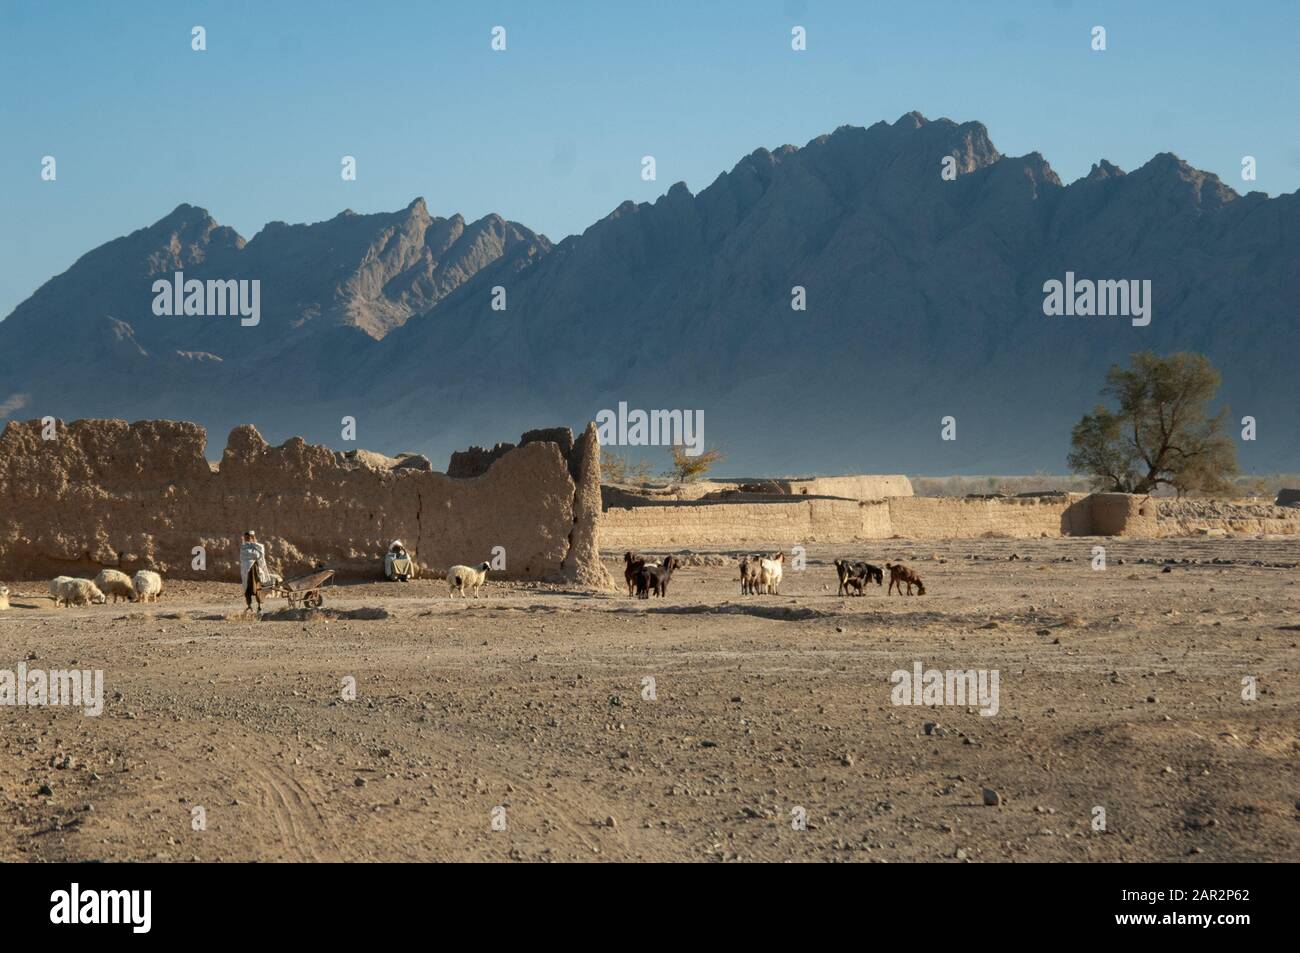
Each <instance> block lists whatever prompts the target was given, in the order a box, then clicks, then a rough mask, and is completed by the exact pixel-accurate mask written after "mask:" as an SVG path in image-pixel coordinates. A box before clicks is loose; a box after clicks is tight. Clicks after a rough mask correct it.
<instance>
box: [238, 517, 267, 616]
mask: <svg viewBox="0 0 1300 953" xmlns="http://www.w3.org/2000/svg"><path fill="white" fill-rule="evenodd" d="M254 572H256V573H257V584H258V586H264V585H266V584H267V583H268V582H270V581H271V573H270V570H268V569H267V568H266V547H265V546H263V545H262V544H261V543H259V542H258V541H257V534H256V533H254V532H253V531H252V530H251V529H250V530H248V532H246V533H244V543H243V545H242V546H240V547H239V579H240V581H241V582H242V583H243V584H244V604H245V606H246V607H247V608H248V609H252V608H253V597H254V596H256V597H257V611H258V612H261V611H262V597H261V596H260V595H259V594H258V592H257V589H256V588H255V587H254V586H253V573H254Z"/></svg>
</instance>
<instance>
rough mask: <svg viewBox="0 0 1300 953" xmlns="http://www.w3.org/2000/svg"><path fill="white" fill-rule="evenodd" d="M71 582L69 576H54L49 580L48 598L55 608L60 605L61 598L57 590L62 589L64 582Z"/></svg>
mask: <svg viewBox="0 0 1300 953" xmlns="http://www.w3.org/2000/svg"><path fill="white" fill-rule="evenodd" d="M71 581H72V577H71V576H55V577H54V578H53V579H51V580H50V598H51V599H53V600H54V604H55V605H56V606H57V605H59V604H60V600H61V599H62V598H63V597H62V596H60V595H59V590H60V589H61V588H62V587H63V584H64V583H65V582H71Z"/></svg>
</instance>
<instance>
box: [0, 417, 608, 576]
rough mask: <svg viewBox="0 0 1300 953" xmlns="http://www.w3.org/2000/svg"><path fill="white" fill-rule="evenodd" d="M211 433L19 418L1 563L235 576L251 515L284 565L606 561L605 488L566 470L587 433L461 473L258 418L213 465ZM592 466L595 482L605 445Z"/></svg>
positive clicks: (541, 567)
mask: <svg viewBox="0 0 1300 953" xmlns="http://www.w3.org/2000/svg"><path fill="white" fill-rule="evenodd" d="M565 432H566V433H567V431H565ZM570 440H571V437H570ZM205 443H206V434H205V432H204V430H203V428H201V427H199V426H197V425H195V424H190V423H179V422H174V421H141V422H138V423H134V424H127V423H126V422H125V421H120V420H79V421H74V422H72V423H70V424H67V425H66V426H65V425H64V424H63V423H62V422H59V423H58V424H57V428H56V434H55V438H54V439H52V440H43V439H42V435H41V426H40V422H39V421H29V422H26V423H21V422H12V423H10V424H9V425H8V426H7V427H6V428H5V430H4V432H3V434H0V578H11V579H18V578H40V577H46V576H53V575H58V574H60V573H67V574H70V575H72V574H75V575H87V574H93V573H95V572H98V570H99V569H101V568H103V567H106V566H107V567H114V568H121V569H123V570H124V571H127V572H134V571H135V570H137V569H146V568H147V569H154V570H157V571H159V572H161V573H163V574H164V575H168V576H173V577H183V578H191V579H231V580H234V579H237V578H238V544H239V537H240V534H241V533H242V532H243V531H244V530H246V529H253V530H256V532H257V534H258V537H259V539H260V540H261V541H262V542H264V543H265V544H266V546H267V555H268V558H269V561H270V562H271V563H272V567H273V568H276V569H278V570H279V571H281V572H283V573H284V574H285V576H286V577H289V576H292V575H295V574H298V573H301V572H306V571H309V570H310V568H311V567H312V565H313V564H314V563H315V562H317V561H319V562H323V563H325V565H327V566H328V567H329V568H331V569H334V570H336V571H337V572H338V573H339V575H340V576H341V577H342V578H349V577H352V578H367V577H369V578H373V577H375V576H377V575H379V573H380V570H381V561H382V557H383V554H384V552H385V551H386V550H387V548H388V544H389V542H390V541H391V540H393V539H401V540H402V541H403V542H404V543H405V544H406V546H407V548H408V550H409V551H410V552H411V553H412V555H413V556H414V558H415V560H416V563H417V565H418V566H419V569H420V571H421V573H422V574H428V573H430V572H436V571H440V570H445V569H446V567H447V566H449V565H451V564H453V563H471V564H472V563H477V562H480V561H483V560H489V561H490V560H492V558H493V549H494V547H498V546H499V547H502V548H503V549H504V551H505V563H506V565H505V570H504V571H503V572H501V573H498V574H496V575H498V577H503V578H518V579H550V580H554V581H569V582H574V583H581V584H589V583H588V581H589V580H593V579H595V580H598V579H600V578H601V576H602V574H603V572H604V570H603V567H601V566H600V563H599V560H598V559H596V558H595V557H594V555H592V553H593V552H594V550H593V545H594V540H595V538H596V537H595V533H596V524H597V523H598V521H599V518H600V515H599V501H598V499H597V502H596V504H595V506H594V507H593V506H592V505H591V496H590V493H581V492H579V486H578V484H577V483H575V481H574V479H573V477H572V475H571V471H577V472H583V471H582V468H583V466H584V465H586V466H588V467H589V468H590V466H591V465H592V464H591V463H590V461H589V458H590V457H591V456H592V451H591V448H590V447H589V446H588V447H585V448H584V449H582V450H579V449H578V448H574V449H573V450H571V451H570V452H569V453H568V454H567V455H566V453H564V452H561V447H560V446H559V445H558V444H557V443H554V442H549V441H540V440H538V441H532V442H529V443H527V444H525V445H523V446H520V447H518V448H515V449H512V450H509V451H508V452H505V453H503V454H501V455H500V456H498V457H497V458H496V459H495V460H494V461H492V463H491V465H490V466H489V467H488V468H487V469H486V470H485V471H484V472H483V473H482V474H481V475H479V476H476V477H473V478H468V479H456V478H453V477H449V476H447V475H446V474H442V473H435V472H432V471H429V470H422V469H417V468H412V467H393V468H389V467H386V466H383V465H376V464H373V463H370V462H367V458H358V457H357V456H354V457H353V458H352V459H347V458H346V457H345V456H344V455H342V454H336V453H334V452H333V451H331V450H329V449H328V448H326V447H321V446H313V445H309V444H307V443H305V442H304V441H303V440H301V439H300V438H294V439H291V440H288V441H286V442H285V443H284V444H282V445H281V446H278V447H271V446H269V445H268V444H267V443H266V441H265V440H263V439H262V437H261V436H260V435H259V434H258V432H257V431H256V430H255V429H254V428H253V427H251V426H245V427H238V428H236V429H235V430H233V431H232V432H231V434H230V437H229V440H228V443H227V446H226V449H225V453H224V454H223V456H222V460H221V463H220V465H219V466H218V467H217V468H216V469H215V470H214V469H213V468H212V467H211V466H209V464H208V463H207V461H206V460H205V458H204V447H205ZM594 467H595V470H594V473H595V479H596V481H597V482H598V481H599V460H598V458H597V459H596V460H595V463H594ZM588 472H591V471H590V469H589V470H588ZM575 527H581V528H582V531H581V532H579V531H577V530H576V529H575ZM575 543H576V544H577V547H578V548H577V549H576V550H575V551H574V552H572V553H571V548H572V547H574V545H575ZM196 547H202V549H203V552H204V555H205V559H206V568H198V566H197V565H196V556H195V554H194V550H195V548H196Z"/></svg>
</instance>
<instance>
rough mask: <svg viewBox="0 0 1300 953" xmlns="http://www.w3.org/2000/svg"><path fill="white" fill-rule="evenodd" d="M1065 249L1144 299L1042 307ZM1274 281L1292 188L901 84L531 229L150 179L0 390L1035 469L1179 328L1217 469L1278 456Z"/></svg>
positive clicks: (37, 318)
mask: <svg viewBox="0 0 1300 953" xmlns="http://www.w3.org/2000/svg"><path fill="white" fill-rule="evenodd" d="M947 156H951V157H952V159H953V162H952V163H949V167H950V169H951V171H953V172H955V177H950V178H945V177H944V176H943V175H942V174H941V172H942V170H943V168H944V157H947ZM177 271H180V272H183V274H184V277H185V278H186V279H198V280H200V281H206V280H208V279H220V280H258V281H259V282H260V289H261V292H260V294H261V298H260V320H259V321H258V323H257V324H256V325H255V326H245V325H243V324H241V322H240V321H239V319H238V318H237V317H230V316H224V317H217V316H208V317H201V316H195V315H178V316H176V315H174V316H160V315H157V314H155V313H154V309H153V308H152V303H153V302H154V299H155V293H154V291H153V290H152V285H153V282H154V281H155V280H158V279H160V278H162V279H167V280H170V279H171V278H172V276H173V274H174V273H175V272H177ZM1067 273H1069V274H1072V275H1075V276H1079V277H1080V278H1081V279H1088V280H1094V281H1100V280H1125V281H1129V280H1138V281H1144V280H1149V281H1150V282H1151V286H1150V287H1151V290H1152V299H1151V322H1150V324H1149V325H1146V326H1135V325H1134V323H1133V322H1132V321H1131V320H1130V319H1129V318H1128V317H1127V316H1109V317H1098V316H1094V317H1087V316H1053V317H1049V316H1046V315H1045V314H1044V309H1043V302H1044V287H1043V286H1044V283H1045V282H1046V281H1049V280H1052V279H1057V280H1064V279H1065V278H1066V275H1067ZM796 286H798V287H800V288H802V289H804V296H805V298H806V310H795V309H793V308H792V307H791V302H792V289H794V288H795V287H796ZM494 289H504V304H505V307H504V310H498V309H496V308H494V306H493V305H494V303H495V304H497V306H498V307H499V306H500V304H501V298H502V295H501V294H500V293H499V292H494ZM1298 303H1300V193H1293V194H1289V195H1282V196H1278V197H1276V198H1269V197H1267V196H1266V195H1264V194H1263V193H1258V192H1251V193H1249V194H1245V195H1241V194H1238V193H1237V192H1236V191H1234V190H1233V189H1231V188H1229V187H1228V186H1227V185H1225V184H1224V183H1223V182H1221V181H1220V180H1219V179H1218V178H1216V177H1215V176H1214V175H1211V174H1208V173H1205V172H1201V171H1198V170H1196V169H1193V168H1191V167H1190V166H1189V165H1187V164H1186V163H1185V162H1183V161H1181V160H1180V159H1178V158H1177V157H1176V156H1174V155H1172V154H1168V153H1165V154H1160V155H1157V156H1155V157H1154V158H1152V159H1151V160H1150V161H1149V162H1147V163H1146V164H1145V165H1143V166H1142V167H1141V168H1139V169H1136V170H1134V171H1132V172H1129V173H1125V172H1123V171H1122V170H1120V169H1119V168H1117V167H1116V166H1114V165H1112V164H1111V163H1109V162H1107V161H1105V160H1101V161H1099V162H1098V163H1097V164H1096V165H1094V166H1093V168H1092V171H1091V172H1090V173H1089V174H1088V175H1087V176H1086V177H1084V178H1082V179H1080V180H1078V181H1075V182H1072V183H1069V184H1064V183H1062V182H1061V180H1060V179H1059V178H1058V176H1057V175H1056V173H1055V172H1053V171H1052V169H1051V167H1050V166H1049V165H1048V163H1047V161H1046V160H1045V159H1044V158H1043V157H1042V156H1040V155H1038V154H1037V153H1031V154H1029V155H1026V156H1020V157H1009V156H1004V155H1002V154H1000V153H999V152H998V150H997V149H996V148H995V147H994V145H993V143H992V142H991V141H990V139H989V136H988V133H987V131H986V129H985V128H984V126H983V125H981V124H980V123H977V122H969V123H964V124H957V123H954V122H952V121H950V120H946V119H940V120H935V121H928V120H926V119H925V118H924V117H922V116H920V115H919V114H916V113H909V114H907V115H904V116H902V117H901V118H900V119H898V120H897V121H896V122H894V123H892V124H888V123H883V122H882V123H876V124H875V125H873V126H871V127H869V128H860V127H852V126H844V127H841V128H839V129H837V130H836V131H835V132H833V133H831V134H829V135H825V136H821V137H819V138H817V139H814V140H813V141H812V142H809V143H808V144H807V145H805V146H803V147H802V148H795V147H793V146H783V147H781V148H779V149H776V150H773V151H769V150H767V149H758V150H757V151H755V152H753V153H752V154H750V155H748V156H746V157H745V158H743V159H742V160H741V161H740V162H739V163H737V164H736V166H735V167H734V168H733V169H732V170H731V171H729V172H726V173H723V174H721V175H719V176H718V178H717V179H716V180H715V181H714V182H713V183H712V184H711V185H709V186H708V187H707V188H705V189H702V190H701V191H699V192H698V193H692V192H691V191H690V190H689V189H688V188H687V187H686V185H685V184H683V183H677V184H675V185H673V186H672V187H671V188H669V189H668V191H667V192H666V193H665V194H664V195H663V196H661V197H660V198H659V199H658V200H657V201H655V202H654V203H642V204H636V203H632V202H625V203H623V204H622V205H620V206H619V207H618V208H616V209H615V210H614V211H613V212H611V213H610V214H609V215H608V216H606V217H605V218H603V219H601V220H600V221H598V222H596V223H595V224H593V225H591V226H590V227H589V228H588V229H587V230H586V231H584V232H583V233H582V234H581V235H574V236H570V237H569V238H566V239H564V240H563V241H561V242H559V243H557V244H552V242H551V241H550V240H548V239H547V238H546V237H545V236H543V235H540V234H537V233H535V232H533V231H531V230H529V229H528V228H527V227H525V226H524V225H521V224H518V223H515V222H510V221H507V220H505V219H502V218H500V217H499V216H497V215H489V216H487V217H486V218H483V219H480V220H479V221H476V222H473V223H467V222H466V221H465V220H464V219H463V218H462V217H461V216H459V215H453V216H451V217H450V218H438V217H434V216H432V215H430V213H429V211H428V209H427V208H426V207H425V203H424V201H423V200H422V199H416V200H415V201H413V202H412V203H411V204H410V205H408V206H407V207H406V208H405V209H403V210H401V211H398V212H393V213H382V214H373V215H358V214H355V213H353V212H351V211H345V212H343V213H341V214H340V215H338V216H336V217H335V218H332V219H330V220H328V221H325V222H319V223H316V224H311V225H287V224H285V223H283V222H272V223H270V224H268V225H267V226H266V227H265V228H263V229H262V230H261V231H260V232H258V233H257V235H256V236H254V237H253V238H252V239H251V240H248V241H245V240H244V239H243V238H242V237H240V236H239V235H238V234H236V233H235V232H234V231H233V230H232V229H230V228H227V227H224V226H221V225H219V224H217V223H216V222H215V221H213V219H212V217H211V216H210V215H208V213H207V212H205V211H204V210H203V209H201V208H196V207H193V206H190V205H180V206H178V207H177V208H176V209H175V210H174V211H173V212H172V213H171V214H169V215H167V216H166V217H165V218H163V219H161V220H160V221H158V222H156V223H154V224H153V225H150V226H148V227H147V228H143V229H140V230H139V231H136V232H133V233H131V234H130V235H127V236H125V237H123V238H119V239H116V240H115V241H111V242H109V243H107V244H105V245H103V246H101V247H99V248H96V249H94V250H93V251H90V252H88V253H87V254H85V255H84V256H83V257H82V258H80V259H79V260H78V261H77V262H76V263H74V264H73V265H72V267H70V268H69V269H68V270H67V271H66V272H64V273H63V274H61V275H58V276H56V277H54V278H51V279H50V280H49V281H47V282H46V283H45V284H44V285H42V286H41V287H40V288H39V289H38V290H37V291H36V292H35V293H34V294H33V295H32V296H31V297H30V298H29V299H27V300H26V301H24V302H23V303H22V304H21V305H19V306H18V308H16V309H15V310H14V312H13V313H12V314H11V315H9V316H8V318H6V319H5V320H4V321H3V322H0V417H2V416H3V415H5V414H7V415H8V416H9V417H12V418H21V419H29V418H32V417H40V416H44V415H46V414H52V415H54V416H59V417H63V418H65V419H70V418H74V417H125V418H127V419H139V418H146V417H148V418H153V417H165V418H172V419H188V420H195V421H197V422H199V423H201V424H203V425H205V426H206V427H208V430H209V447H208V455H209V456H210V457H215V456H219V454H220V450H221V444H222V443H223V442H224V437H225V434H226V432H227V431H228V430H229V429H230V428H232V427H234V426H236V425H238V424H241V423H253V424H255V425H256V426H257V427H258V429H259V430H260V431H261V432H262V433H263V434H264V435H266V436H267V437H268V438H269V439H276V440H278V439H283V438H284V437H287V436H290V435H295V434H298V435H302V436H304V437H306V438H307V439H309V440H313V441H320V442H324V443H327V444H329V445H331V446H334V447H335V448H337V449H351V448H352V447H354V446H358V445H359V446H362V447H366V448H370V449H375V450H381V451H385V452H390V453H391V452H396V451H402V450H410V451H418V452H424V453H427V454H429V455H430V456H431V457H432V458H433V459H434V460H435V461H438V460H445V459H446V457H447V454H448V453H450V452H451V451H452V450H454V449H457V448H461V447H464V446H467V445H469V444H487V445H491V444H492V443H493V442H495V441H496V440H506V439H514V438H515V437H516V436H517V435H518V434H519V433H521V432H523V431H525V430H528V429H531V428H534V427H538V426H549V425H554V424H568V425H572V426H574V427H580V426H581V425H582V424H583V423H585V421H587V420H589V419H592V418H594V417H595V416H596V415H597V413H598V412H599V411H600V410H602V409H607V408H608V409H614V408H617V407H618V405H619V403H620V402H626V403H627V405H628V406H629V407H631V408H642V409H646V410H652V409H684V410H700V411H703V419H704V442H705V444H706V445H709V446H719V447H721V448H722V449H723V451H724V452H725V453H726V455H727V457H728V460H727V463H726V464H724V465H723V467H722V471H723V472H725V473H730V474H735V475H750V474H805V473H836V472H927V473H947V472H965V473H1013V472H1029V471H1033V470H1038V469H1041V470H1046V471H1050V472H1061V471H1063V470H1064V466H1065V454H1066V449H1067V447H1068V442H1069V432H1070V427H1071V426H1072V425H1073V423H1074V422H1075V421H1077V420H1078V418H1079V417H1080V415H1081V414H1082V413H1084V412H1085V411H1086V410H1088V409H1090V408H1091V407H1092V405H1093V404H1094V403H1096V401H1097V398H1098V391H1099V388H1100V386H1101V383H1102V380H1103V377H1104V374H1105V371H1106V368H1107V367H1108V366H1109V365H1110V364H1111V363H1112V362H1116V361H1125V360H1126V359H1127V357H1128V355H1129V354H1130V353H1132V352H1133V351H1137V350H1142V349H1147V348H1150V349H1153V350H1156V351H1158V352H1168V351H1172V350H1181V349H1191V350H1196V351H1201V352H1204V353H1206V354H1207V355H1209V356H1210V358H1211V360H1212V361H1213V362H1214V364H1215V365H1216V366H1217V367H1218V368H1219V369H1220V370H1221V371H1222V373H1223V378H1224V386H1223V390H1222V397H1223V398H1224V400H1226V401H1227V402H1228V403H1229V404H1230V406H1231V409H1232V412H1233V419H1240V417H1242V416H1244V415H1247V414H1249V415H1251V416H1254V417H1255V418H1256V420H1257V427H1258V438H1257V440H1256V441H1254V442H1253V443H1241V444H1239V457H1240V459H1241V462H1242V465H1243V469H1245V470H1247V471H1256V472H1270V471H1276V470H1289V471H1293V472H1294V471H1297V470H1300V424H1298V423H1297V415H1296V412H1295V411H1296V407H1297V406H1300V383H1297V375H1296V373H1295V365H1296V355H1297V350H1298V346H1300V324H1298V323H1297V320H1296V317H1297V315H1296V311H1297V304H1298ZM343 416H352V417H354V418H355V419H356V422H357V424H356V432H357V442H356V444H348V443H345V442H343V441H342V440H341V439H340V430H341V425H340V420H341V418H342V417H343ZM948 416H951V417H954V418H955V419H956V435H957V439H956V440H953V441H945V440H941V439H940V430H941V423H940V421H941V419H942V418H944V417H948ZM1237 429H1239V428H1234V432H1235V431H1236V430H1237ZM642 454H644V455H646V457H647V458H648V459H650V460H651V462H652V463H654V464H655V465H656V467H658V466H660V465H661V464H663V463H664V462H665V461H666V456H667V454H666V452H665V451H663V450H661V449H658V448H651V449H648V450H643V449H641V448H631V449H630V450H629V455H630V456H633V457H638V456H641V455H642Z"/></svg>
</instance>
